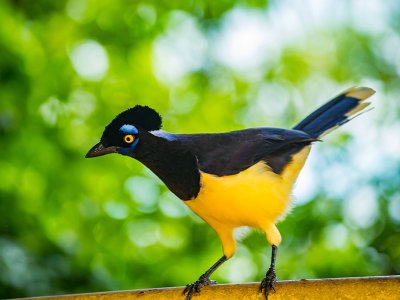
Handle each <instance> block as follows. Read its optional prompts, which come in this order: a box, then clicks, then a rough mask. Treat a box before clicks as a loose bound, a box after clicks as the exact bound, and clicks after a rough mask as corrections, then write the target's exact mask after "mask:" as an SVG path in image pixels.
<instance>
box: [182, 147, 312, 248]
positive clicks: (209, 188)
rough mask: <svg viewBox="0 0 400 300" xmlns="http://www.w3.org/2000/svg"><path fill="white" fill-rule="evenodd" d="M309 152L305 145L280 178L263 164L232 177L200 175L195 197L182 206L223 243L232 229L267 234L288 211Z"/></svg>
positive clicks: (260, 163)
mask: <svg viewBox="0 0 400 300" xmlns="http://www.w3.org/2000/svg"><path fill="white" fill-rule="evenodd" d="M309 150H310V146H307V147H305V148H304V149H303V150H301V151H300V152H299V153H297V154H296V155H294V156H293V159H292V162H291V163H290V164H289V165H288V166H287V167H285V169H284V170H283V172H282V174H280V175H278V174H275V173H274V172H272V170H271V169H270V168H269V167H268V166H267V165H266V164H265V163H264V162H259V163H257V164H255V165H254V166H252V167H250V168H248V169H246V170H244V171H242V172H240V173H238V174H235V175H229V176H222V177H218V176H214V175H211V174H207V173H201V189H200V192H199V194H198V196H197V197H196V198H195V199H193V200H189V201H185V203H186V205H188V206H189V207H190V208H191V209H192V210H193V211H194V212H195V213H196V214H198V215H199V216H200V217H201V218H202V219H204V220H205V221H206V222H207V223H208V224H209V225H210V226H211V227H213V228H214V229H215V230H216V232H217V233H218V234H219V236H220V238H221V240H222V243H223V244H224V239H225V240H226V239H229V236H230V235H231V234H232V230H233V229H234V228H235V227H240V226H251V227H256V228H261V229H263V230H264V231H266V233H267V235H268V231H270V230H269V228H270V227H271V224H275V223H276V222H277V220H278V219H279V218H283V217H284V216H285V215H286V213H287V212H288V210H289V208H290V205H291V200H290V198H291V197H290V196H291V190H292V187H293V184H294V182H295V180H296V178H297V175H298V173H299V172H300V170H301V168H302V167H303V165H304V162H305V160H306V158H307V155H308V153H309ZM271 230H272V231H273V229H271ZM271 234H273V233H271ZM224 235H225V236H226V237H225V238H224ZM278 235H279V232H278ZM276 239H278V238H276ZM269 240H270V239H269ZM276 242H278V241H276ZM279 242H280V235H279ZM225 248H226V247H225V246H224V250H225Z"/></svg>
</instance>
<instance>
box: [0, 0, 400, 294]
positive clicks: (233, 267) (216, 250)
mask: <svg viewBox="0 0 400 300" xmlns="http://www.w3.org/2000/svg"><path fill="white" fill-rule="evenodd" d="M399 74H400V4H399V2H398V1H395V0H393V1H379V0H373V1H333V0H329V1H317V0H310V1H288V0H287V1H257V0H242V1H235V2H234V1H212V0H205V1H156V0H149V1H133V0H131V1H128V0H124V1H111V0H103V1H94V0H69V1H52V0H37V1H28V0H2V1H0V143H1V145H0V154H1V155H0V297H2V298H4V297H21V296H35V295H52V294H60V293H76V292H94V291H105V290H119V289H137V288H149V287H163V286H178V285H185V284H187V283H189V282H192V281H194V280H195V279H197V278H198V276H199V275H200V274H202V273H203V271H205V270H206V269H207V268H208V267H209V266H210V265H211V264H212V263H213V262H214V261H216V260H217V259H218V258H219V257H220V256H221V253H222V252H221V247H220V243H219V240H218V239H217V237H216V234H215V233H214V232H213V231H212V230H211V229H210V228H209V227H208V226H207V225H205V224H204V223H203V222H202V221H201V220H200V219H199V218H198V217H197V216H195V215H194V214H193V213H192V212H190V211H189V210H188V209H187V208H186V207H185V206H184V204H183V203H181V202H180V201H179V200H177V199H176V198H175V197H174V196H173V195H172V194H171V193H170V192H168V191H167V190H166V188H165V187H164V185H163V184H162V183H161V182H160V181H159V180H158V179H157V178H156V177H155V176H154V175H153V174H151V172H149V171H148V170H146V169H144V168H143V167H142V165H140V164H139V163H138V162H136V161H134V160H132V159H128V158H126V157H122V156H119V155H113V156H106V157H101V158H97V159H91V160H87V159H84V155H85V154H86V152H87V150H88V149H89V148H90V147H91V146H92V145H93V144H94V143H96V142H97V141H98V140H99V138H100V136H101V133H102V131H103V128H104V126H105V125H106V124H107V123H108V122H109V121H110V120H111V119H112V118H113V117H114V116H115V115H116V114H117V113H119V112H120V111H122V110H124V109H126V108H128V107H131V106H133V105H135V104H145V105H149V106H151V107H153V108H155V109H156V110H158V111H159V112H160V113H161V114H162V115H163V118H164V129H165V130H167V131H171V132H181V133H189V132H218V131H229V130H235V129H242V128H246V127H256V126H274V127H291V126H293V125H294V124H295V123H296V122H298V121H300V120H301V119H302V118H303V117H305V116H306V115H307V114H308V113H310V112H311V111H312V110H313V109H315V108H316V107H317V106H318V105H320V104H322V103H323V102H325V101H327V100H329V98H330V97H332V96H334V95H335V94H337V93H339V92H341V91H342V90H344V89H347V88H348V87H351V86H354V85H366V86H370V87H372V88H374V89H376V90H377V94H376V95H375V96H374V97H373V98H372V101H373V106H374V109H373V110H372V111H370V112H368V113H366V114H364V115H362V116H360V117H358V118H357V119H355V120H353V121H352V122H351V123H350V124H347V125H345V126H343V127H342V128H340V129H339V130H337V131H335V132H334V133H331V134H330V135H328V136H327V137H325V138H324V140H325V141H324V143H318V144H316V145H315V146H314V148H313V151H312V153H311V155H310V158H309V161H308V162H307V165H306V167H305V169H304V170H303V172H302V173H301V175H300V178H299V181H298V184H297V186H296V189H295V191H294V198H295V202H296V207H295V209H294V210H293V211H292V213H291V214H290V215H289V216H288V217H287V218H286V220H284V221H283V222H281V223H280V224H279V225H278V227H279V229H280V231H281V233H282V236H283V243H282V246H281V247H280V250H279V255H278V262H277V273H278V277H279V279H299V278H323V277H344V276H367V275H389V274H399V273H400V246H399V243H400V189H399V187H400V101H399V99H400V78H399ZM238 236H240V238H241V240H242V242H241V243H240V246H239V248H238V253H237V255H236V256H235V257H234V258H233V259H232V260H231V261H229V262H228V263H226V264H225V265H224V266H223V267H221V268H220V269H219V270H218V271H217V272H216V274H215V276H214V278H215V279H217V280H218V281H219V282H243V281H259V280H261V279H262V278H263V275H264V273H265V271H266V268H267V265H268V262H269V256H270V247H269V246H268V245H267V242H266V241H265V238H264V236H263V235H262V234H260V233H258V232H244V231H241V232H239V233H238Z"/></svg>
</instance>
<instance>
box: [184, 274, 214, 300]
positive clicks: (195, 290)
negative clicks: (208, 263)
mask: <svg viewBox="0 0 400 300" xmlns="http://www.w3.org/2000/svg"><path fill="white" fill-rule="evenodd" d="M216 283H217V282H216V281H215V280H210V279H209V278H207V277H203V276H201V277H200V278H199V279H198V280H197V281H195V282H193V283H190V284H188V285H187V286H186V287H185V289H184V290H183V294H184V295H185V294H186V293H187V296H186V300H190V299H192V296H193V295H194V294H199V293H200V290H201V288H202V287H203V286H206V285H212V284H216Z"/></svg>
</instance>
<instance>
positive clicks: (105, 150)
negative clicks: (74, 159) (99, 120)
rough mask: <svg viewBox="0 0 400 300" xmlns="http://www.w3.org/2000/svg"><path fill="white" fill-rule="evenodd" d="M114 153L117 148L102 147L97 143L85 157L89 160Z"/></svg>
mask: <svg viewBox="0 0 400 300" xmlns="http://www.w3.org/2000/svg"><path fill="white" fill-rule="evenodd" d="M115 152H117V147H115V146H111V147H104V146H103V144H102V143H98V144H96V145H94V146H93V147H92V149H90V150H89V152H88V153H87V154H86V156H85V157H86V158H90V157H96V156H101V155H105V154H109V153H115Z"/></svg>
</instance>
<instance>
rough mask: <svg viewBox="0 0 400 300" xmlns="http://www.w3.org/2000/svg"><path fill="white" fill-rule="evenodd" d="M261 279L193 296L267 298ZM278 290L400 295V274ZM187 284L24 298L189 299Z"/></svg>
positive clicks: (283, 284) (274, 299) (330, 295)
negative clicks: (184, 292) (183, 285)
mask: <svg viewBox="0 0 400 300" xmlns="http://www.w3.org/2000/svg"><path fill="white" fill-rule="evenodd" d="M258 287H259V284H258V283H243V284H221V285H214V286H207V287H204V288H203V289H202V290H201V294H200V295H195V296H194V297H193V298H192V299H193V300H196V299H198V300H216V299H230V300H243V299H245V300H253V299H254V300H256V299H257V300H260V299H265V298H264V297H263V296H262V294H260V293H259V292H258ZM275 288H276V292H275V293H274V292H272V293H271V295H270V297H269V300H278V299H279V300H284V299H285V300H287V299H310V300H312V299H316V300H317V299H318V300H324V299H346V300H350V299H362V300H365V299H367V300H368V299H385V300H392V299H393V300H394V299H396V300H399V299H400V276H385V277H360V278H356V277H355V278H339V279H313V280H298V281H280V282H277V283H276V287H275ZM182 291H183V287H174V288H160V289H146V290H134V291H117V292H104V293H90V294H76V295H62V296H49V297H35V298H24V299H35V300H39V299H43V300H120V299H126V300H131V299H132V300H134V299H143V300H149V299H152V300H155V299H157V300H167V299H168V300H170V299H185V297H184V296H183V295H182Z"/></svg>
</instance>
